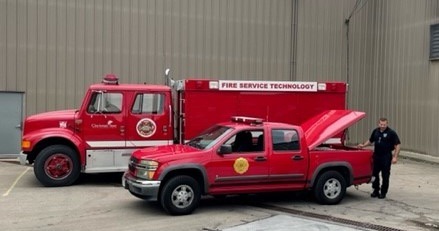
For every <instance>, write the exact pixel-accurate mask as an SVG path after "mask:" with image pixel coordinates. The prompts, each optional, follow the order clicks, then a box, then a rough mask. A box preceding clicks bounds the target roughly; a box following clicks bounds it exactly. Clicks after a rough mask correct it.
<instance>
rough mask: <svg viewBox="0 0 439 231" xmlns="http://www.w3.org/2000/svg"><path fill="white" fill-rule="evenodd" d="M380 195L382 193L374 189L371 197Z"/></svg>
mask: <svg viewBox="0 0 439 231" xmlns="http://www.w3.org/2000/svg"><path fill="white" fill-rule="evenodd" d="M379 196H381V195H380V193H379V192H378V191H373V193H372V194H370V197H379Z"/></svg>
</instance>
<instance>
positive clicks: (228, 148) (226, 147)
mask: <svg viewBox="0 0 439 231" xmlns="http://www.w3.org/2000/svg"><path fill="white" fill-rule="evenodd" d="M230 153H232V145H231V144H223V145H221V147H220V148H219V150H218V154H220V155H224V154H230Z"/></svg>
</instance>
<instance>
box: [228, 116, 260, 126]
mask: <svg viewBox="0 0 439 231" xmlns="http://www.w3.org/2000/svg"><path fill="white" fill-rule="evenodd" d="M232 122H236V123H244V124H262V122H264V120H263V119H261V118H253V117H246V116H232Z"/></svg>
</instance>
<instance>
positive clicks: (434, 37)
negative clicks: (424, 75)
mask: <svg viewBox="0 0 439 231" xmlns="http://www.w3.org/2000/svg"><path fill="white" fill-rule="evenodd" d="M430 60H439V24H434V25H431V26H430Z"/></svg>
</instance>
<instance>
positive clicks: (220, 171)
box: [208, 130, 269, 193]
mask: <svg viewBox="0 0 439 231" xmlns="http://www.w3.org/2000/svg"><path fill="white" fill-rule="evenodd" d="M263 134H264V133H263V130H241V131H239V132H237V133H236V134H233V135H232V136H231V137H230V138H229V139H228V140H227V141H226V142H225V144H226V145H231V146H232V153H229V154H223V155H218V156H216V158H215V160H213V161H211V168H209V170H208V172H209V175H210V176H211V177H212V178H213V179H212V181H211V182H212V185H211V187H210V188H211V192H212V193H220V192H221V190H223V189H224V190H227V192H229V193H243V192H245V191H246V190H255V189H260V188H261V187H264V186H265V187H268V186H267V185H264V184H266V183H267V180H268V171H269V163H268V161H267V156H266V153H265V152H264V151H263V146H262V143H261V142H260V141H261V140H263V138H262V137H263V136H264V135H263ZM258 140H259V142H258Z"/></svg>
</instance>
